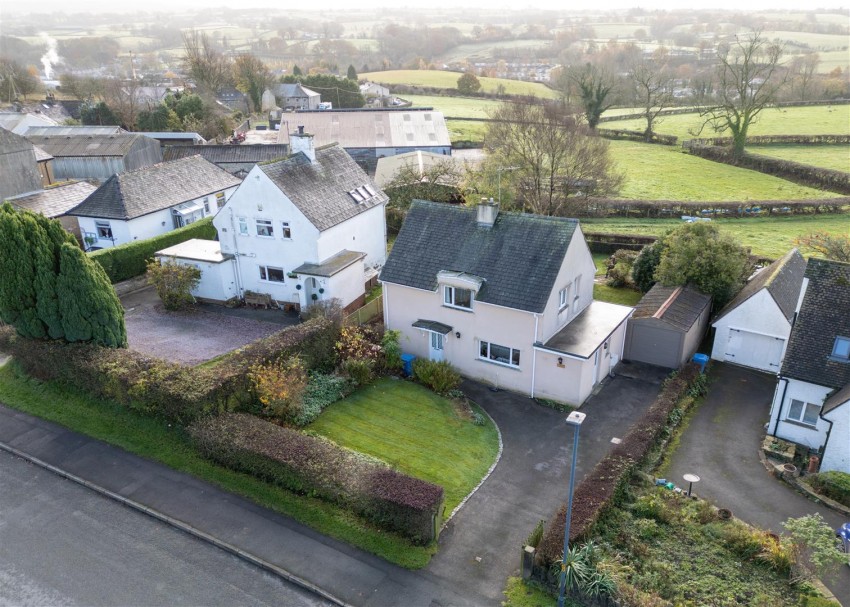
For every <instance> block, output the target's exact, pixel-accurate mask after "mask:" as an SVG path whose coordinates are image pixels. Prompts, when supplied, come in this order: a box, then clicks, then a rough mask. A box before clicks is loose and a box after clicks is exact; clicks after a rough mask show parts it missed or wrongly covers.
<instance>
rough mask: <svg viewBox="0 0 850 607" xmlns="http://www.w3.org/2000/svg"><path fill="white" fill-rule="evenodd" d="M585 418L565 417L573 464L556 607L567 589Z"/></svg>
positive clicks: (575, 414) (561, 605) (576, 413)
mask: <svg viewBox="0 0 850 607" xmlns="http://www.w3.org/2000/svg"><path fill="white" fill-rule="evenodd" d="M585 417H587V416H586V415H585V414H584V413H581V412H579V411H573V412H572V413H570V415H569V417H567V424H569V425H570V426H572V427H573V430H574V432H573V462H572V464H571V466H570V494H569V497H568V498H567V521H566V524H565V525H564V558H563V560H562V561H561V580H560V590H559V592H558V607H564V591H565V590H566V587H567V553H568V552H569V548H570V519H571V518H572V515H573V489H574V488H575V484H576V460H577V459H578V433H579V429H580V428H581V423H582V422H583V421H584V418H585Z"/></svg>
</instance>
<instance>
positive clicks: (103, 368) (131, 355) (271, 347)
mask: <svg viewBox="0 0 850 607" xmlns="http://www.w3.org/2000/svg"><path fill="white" fill-rule="evenodd" d="M337 333H338V329H337V327H336V326H335V325H333V324H332V323H330V322H329V321H327V320H325V319H323V318H316V319H313V320H310V321H308V322H306V323H302V324H300V325H295V326H293V327H287V328H285V329H283V330H282V331H278V332H277V333H274V334H272V335H270V336H268V337H265V338H263V339H260V340H257V341H255V342H253V343H251V344H248V345H247V346H245V347H243V348H240V349H238V350H234V351H233V352H230V353H228V354H226V355H225V356H223V357H221V358H220V359H218V360H217V361H215V363H213V364H210V365H209V366H202V367H186V366H183V365H178V364H173V363H169V362H167V361H164V360H160V359H156V358H151V357H148V356H145V355H143V354H140V353H139V352H136V351H134V350H129V349H120V348H103V347H99V346H95V345H91V344H67V343H64V342H59V341H40V340H31V339H26V338H22V337H20V336H18V335H16V334H15V332H14V330H12V329H11V328H10V327H2V328H0V351H4V352H8V353H10V354H12V355H13V356H14V357H15V359H16V360H17V361H18V362H19V363H20V364H21V365H22V366H23V368H24V370H25V371H26V372H27V373H28V374H29V375H31V376H33V377H35V378H37V379H41V380H53V379H56V380H59V381H63V382H65V383H67V384H69V385H72V386H74V387H76V388H78V389H80V390H83V391H86V392H89V393H91V394H94V395H96V396H98V397H101V398H107V399H111V400H115V401H117V402H119V403H121V404H123V405H125V406H127V407H130V408H132V409H136V410H139V411H143V412H145V413H148V414H151V415H155V416H157V417H162V418H164V419H167V420H169V421H173V422H176V423H178V424H188V423H190V422H192V421H193V420H195V419H196V418H198V417H199V416H202V415H206V414H209V413H221V412H225V411H237V410H242V411H259V410H260V409H261V406H260V403H259V402H258V401H257V399H256V396H255V395H254V393H253V392H252V391H251V386H250V379H249V378H248V374H247V370H248V368H249V367H251V366H252V365H254V364H256V363H259V362H267V361H269V360H272V359H274V358H276V357H279V356H288V355H291V354H294V353H295V352H298V353H300V354H301V355H302V356H303V357H304V358H305V362H306V364H307V366H308V367H309V368H315V369H321V368H325V367H326V365H327V361H328V360H332V359H333V356H334V352H333V344H334V342H335V341H336V335H337Z"/></svg>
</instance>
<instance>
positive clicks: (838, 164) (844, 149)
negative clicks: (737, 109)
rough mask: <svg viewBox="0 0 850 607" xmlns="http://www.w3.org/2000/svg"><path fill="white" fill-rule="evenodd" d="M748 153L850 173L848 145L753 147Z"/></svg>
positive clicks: (849, 146)
mask: <svg viewBox="0 0 850 607" xmlns="http://www.w3.org/2000/svg"><path fill="white" fill-rule="evenodd" d="M750 152H752V153H753V154H763V155H764V156H773V157H774V158H782V159H783V160H793V161H794V162H801V163H803V164H810V165H812V166H816V167H822V168H825V169H832V170H834V171H844V172H845V173H850V145H754V146H752V147H750Z"/></svg>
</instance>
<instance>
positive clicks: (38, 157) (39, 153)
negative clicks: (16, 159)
mask: <svg viewBox="0 0 850 607" xmlns="http://www.w3.org/2000/svg"><path fill="white" fill-rule="evenodd" d="M32 147H33V150H35V161H36V162H45V161H47V160H53V156H51V155H50V154H48V153H47V152H45V151H44V150H42V149H41V148H40V147H38V146H37V145H34V146H32Z"/></svg>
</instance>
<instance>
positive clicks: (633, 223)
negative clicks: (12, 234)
mask: <svg viewBox="0 0 850 607" xmlns="http://www.w3.org/2000/svg"><path fill="white" fill-rule="evenodd" d="M581 223H582V228H583V229H584V231H585V232H614V233H619V234H649V235H654V236H660V235H661V234H663V233H664V232H666V231H667V230H670V229H672V228H675V227H678V226H680V225H682V221H681V220H680V219H672V218H671V219H629V218H625V217H611V218H605V219H597V218H593V217H589V218H585V219H582V220H581ZM715 223H716V224H717V225H718V226H719V227H720V228H721V229H722V230H723V231H726V232H728V233H730V234H732V235H733V236H734V237H735V238H737V239H738V241H739V242H740V243H741V244H742V245H744V246H746V247H750V248H751V249H752V252H753V254H755V255H764V256H765V257H770V258H774V259H775V258H777V257H781V256H782V255H783V254H785V253H786V252H787V251H788V249H790V248H791V247H793V246H794V239H795V238H796V237H798V236H801V235H803V234H809V233H811V232H816V231H825V232H831V233H835V234H846V233H847V231H848V229H850V215H847V214H823V215H784V216H775V217H746V218H741V219H716V220H715Z"/></svg>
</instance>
